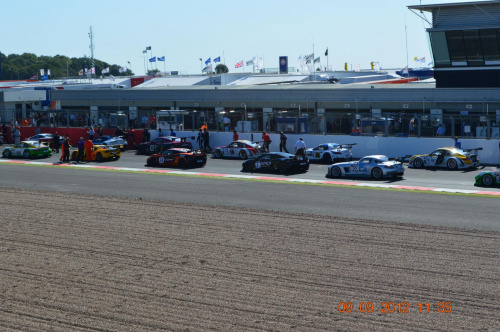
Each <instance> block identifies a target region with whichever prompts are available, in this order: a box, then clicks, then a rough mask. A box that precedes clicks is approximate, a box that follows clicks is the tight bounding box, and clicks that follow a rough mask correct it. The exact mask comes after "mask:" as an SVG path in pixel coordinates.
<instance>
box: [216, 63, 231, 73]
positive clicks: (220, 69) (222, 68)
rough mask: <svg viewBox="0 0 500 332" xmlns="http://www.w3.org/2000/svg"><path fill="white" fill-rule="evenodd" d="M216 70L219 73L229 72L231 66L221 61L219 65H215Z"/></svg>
mask: <svg viewBox="0 0 500 332" xmlns="http://www.w3.org/2000/svg"><path fill="white" fill-rule="evenodd" d="M215 72H216V73H217V74H227V73H229V68H227V66H226V65H225V64H222V63H219V64H218V65H217V66H215Z"/></svg>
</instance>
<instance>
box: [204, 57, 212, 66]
mask: <svg viewBox="0 0 500 332" xmlns="http://www.w3.org/2000/svg"><path fill="white" fill-rule="evenodd" d="M211 62H212V60H210V58H208V60H207V61H205V65H206V66H208V64H209V63H211Z"/></svg>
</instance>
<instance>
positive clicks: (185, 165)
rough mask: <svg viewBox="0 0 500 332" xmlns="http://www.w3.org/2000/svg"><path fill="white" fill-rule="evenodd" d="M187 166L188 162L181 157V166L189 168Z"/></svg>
mask: <svg viewBox="0 0 500 332" xmlns="http://www.w3.org/2000/svg"><path fill="white" fill-rule="evenodd" d="M187 166H188V164H187V162H186V161H185V160H184V159H181V160H180V161H179V167H180V168H187Z"/></svg>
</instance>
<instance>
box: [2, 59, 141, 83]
mask: <svg viewBox="0 0 500 332" xmlns="http://www.w3.org/2000/svg"><path fill="white" fill-rule="evenodd" d="M0 59H1V63H0V65H1V68H0V70H1V75H0V80H27V79H31V78H32V77H33V76H36V77H37V78H38V79H41V77H40V69H44V70H45V74H47V70H48V69H50V77H49V78H50V79H61V78H65V77H79V74H78V73H79V72H80V71H81V70H82V69H83V70H85V68H87V69H90V68H91V67H92V65H91V60H90V58H87V57H83V58H69V57H67V56H64V55H55V56H45V55H42V56H37V55H35V54H33V53H23V54H9V55H5V54H3V53H0ZM94 67H95V76H97V77H99V76H101V71H102V70H103V69H105V68H108V67H109V74H111V75H113V76H131V75H134V73H133V72H132V71H131V70H130V69H129V68H127V71H126V72H124V73H120V68H121V66H119V65H114V64H109V63H107V62H104V61H101V60H97V59H94ZM84 76H85V74H84Z"/></svg>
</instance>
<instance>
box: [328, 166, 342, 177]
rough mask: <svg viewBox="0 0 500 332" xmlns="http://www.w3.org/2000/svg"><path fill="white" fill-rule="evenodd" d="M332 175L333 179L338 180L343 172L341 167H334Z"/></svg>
mask: <svg viewBox="0 0 500 332" xmlns="http://www.w3.org/2000/svg"><path fill="white" fill-rule="evenodd" d="M330 175H331V176H332V177H333V178H338V177H340V176H341V175H342V171H341V170H340V167H338V166H334V167H332V170H331V172H330Z"/></svg>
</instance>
